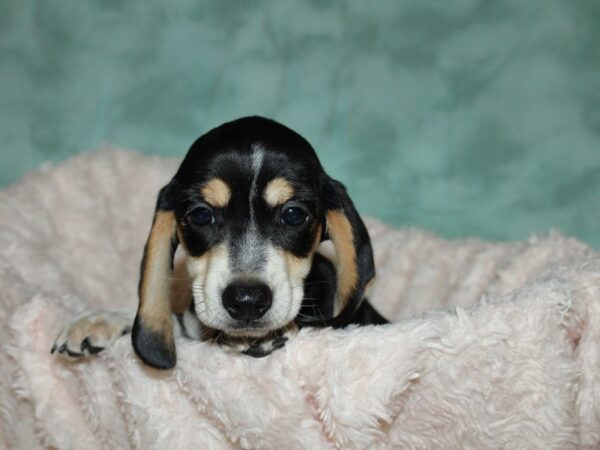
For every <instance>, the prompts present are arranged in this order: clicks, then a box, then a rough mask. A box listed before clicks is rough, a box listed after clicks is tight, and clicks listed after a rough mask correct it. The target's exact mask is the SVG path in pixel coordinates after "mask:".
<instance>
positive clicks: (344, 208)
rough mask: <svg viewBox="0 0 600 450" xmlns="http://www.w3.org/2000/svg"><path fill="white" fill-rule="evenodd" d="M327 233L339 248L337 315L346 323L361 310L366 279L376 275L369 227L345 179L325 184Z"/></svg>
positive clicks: (335, 320)
mask: <svg viewBox="0 0 600 450" xmlns="http://www.w3.org/2000/svg"><path fill="white" fill-rule="evenodd" d="M325 204H326V212H325V220H326V223H327V236H328V237H329V238H330V239H331V241H332V242H333V245H334V247H335V252H336V263H335V266H336V274H337V282H336V285H337V288H336V294H335V302H334V308H333V309H334V311H333V313H334V318H333V319H332V320H331V321H328V322H329V323H328V324H329V325H332V326H336V325H338V326H339V325H343V324H345V323H347V322H348V320H349V319H350V317H351V316H352V315H353V314H354V313H355V312H356V311H357V310H358V308H359V307H360V306H361V303H362V301H363V299H364V294H365V288H366V286H367V283H368V282H369V281H371V280H372V279H373V277H374V276H375V263H374V261H373V248H372V247H371V240H370V238H369V233H368V232H367V228H366V227H365V224H364V223H363V221H362V219H361V218H360V215H359V214H358V212H357V211H356V208H355V207H354V204H353V203H352V200H351V199H350V197H349V196H348V192H347V191H346V188H345V187H344V185H343V184H342V183H340V182H339V181H336V180H334V179H332V178H329V177H328V180H327V183H326V187H325Z"/></svg>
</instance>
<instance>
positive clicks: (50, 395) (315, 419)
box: [0, 149, 600, 449]
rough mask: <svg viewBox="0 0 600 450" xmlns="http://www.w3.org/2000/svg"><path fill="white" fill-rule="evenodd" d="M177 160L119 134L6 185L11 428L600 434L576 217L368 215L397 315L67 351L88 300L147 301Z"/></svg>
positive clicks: (487, 436) (216, 440) (2, 235)
mask: <svg viewBox="0 0 600 450" xmlns="http://www.w3.org/2000/svg"><path fill="white" fill-rule="evenodd" d="M174 168H175V166H174V162H173V161H166V160H164V159H159V158H151V157H143V156H140V155H138V154H136V153H133V152H127V151H117V150H109V149H104V150H102V151H99V152H94V153H88V154H82V155H80V156H78V157H76V158H74V159H72V160H70V161H68V162H66V163H64V164H63V165H61V166H59V167H56V168H53V169H46V170H43V171H40V172H37V173H33V174H31V175H29V176H27V177H26V178H25V179H24V180H23V181H22V182H21V183H20V184H19V185H16V186H13V187H11V188H9V189H7V190H4V191H3V192H1V193H0V302H1V303H0V304H1V307H0V325H1V326H0V343H1V345H2V350H1V352H0V424H1V428H0V446H1V447H8V448H26V449H35V448H40V447H51V448H61V449H68V448H72V449H95V448H107V449H109V448H139V449H151V448H157V449H164V448H173V449H175V448H177V449H179V448H215V449H221V448H264V449H283V448H285V449H322V448H323V449H326V448H340V449H353V448H356V449H359V448H422V449H435V448H440V449H448V448H477V449H482V448H527V449H532V448H540V449H551V448H556V449H568V448H600V380H599V378H600V256H599V254H598V253H597V252H595V251H593V250H592V249H590V248H589V247H587V246H586V245H584V244H582V243H581V242H578V241H577V240H574V239H568V238H565V237H562V236H561V235H559V234H557V233H551V234H550V235H548V236H543V237H534V238H531V239H530V240H528V241H527V242H518V243H486V242H481V241H478V240H474V239H468V240H454V241H447V240H443V239H441V238H439V237H436V236H434V235H431V234H428V233H426V232H423V231H419V230H392V229H390V228H388V227H386V226H384V225H383V224H381V223H379V222H377V221H375V220H369V221H368V224H369V228H370V231H371V233H372V239H373V244H374V248H375V255H376V260H377V270H378V278H377V281H376V283H375V284H374V285H373V286H372V288H371V291H370V294H369V295H370V298H371V299H372V301H373V303H374V304H375V305H376V306H377V307H378V308H379V309H380V311H381V312H382V313H383V314H384V315H386V316H387V317H389V318H391V319H396V320H397V322H396V323H394V324H391V325H386V326H381V327H363V328H349V329H345V330H331V329H326V330H303V331H302V332H301V333H300V335H299V336H298V337H297V338H296V339H293V340H292V341H291V342H289V343H288V344H287V345H286V346H285V348H284V349H283V350H281V351H277V352H275V353H273V354H272V355H270V356H268V357H266V358H264V359H254V358H250V357H245V356H242V355H231V354H227V353H225V352H223V351H222V350H221V349H220V348H218V347H216V346H214V345H211V344H209V343H199V342H189V341H185V340H180V341H178V342H177V345H178V356H179V359H178V363H177V367H176V369H174V370H172V371H169V372H159V371H155V370H152V369H148V368H146V367H144V366H143V365H141V364H140V362H139V361H138V360H137V359H136V357H135V356H134V354H133V352H132V349H131V345H130V342H129V339H128V338H122V339H121V340H120V341H118V342H117V344H116V345H115V346H114V348H112V349H110V350H109V351H106V352H105V353H104V354H102V356H101V357H98V358H94V359H91V360H88V361H85V362H81V363H66V362H64V361H63V360H61V359H60V358H57V357H56V355H50V352H49V349H50V345H51V343H52V341H53V339H54V337H55V334H56V333H57V332H58V330H59V328H60V326H61V324H62V323H63V322H64V321H65V320H67V319H68V318H69V317H70V316H71V315H72V314H74V313H76V312H78V311H80V310H83V309H89V308H108V309H134V308H135V306H136V283H137V276H138V263H139V259H140V255H141V249H142V245H143V241H144V238H145V233H146V232H147V230H148V228H149V222H150V220H151V215H152V206H153V202H154V198H155V194H156V192H157V189H158V187H159V186H160V185H161V184H163V183H164V182H166V180H167V179H168V178H169V176H170V175H171V174H172V173H173V171H174ZM507 220H509V218H507Z"/></svg>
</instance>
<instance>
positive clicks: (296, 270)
mask: <svg viewBox="0 0 600 450" xmlns="http://www.w3.org/2000/svg"><path fill="white" fill-rule="evenodd" d="M320 241H321V226H320V225H319V226H318V227H317V231H316V233H315V242H314V243H313V246H312V248H311V250H310V253H309V254H308V255H307V256H306V257H305V258H299V257H298V256H296V255H293V254H292V253H290V252H286V251H284V252H283V253H284V255H285V261H286V264H287V268H288V274H289V276H290V278H291V279H292V280H294V281H295V280H297V279H304V277H305V276H306V274H307V273H308V272H310V266H311V264H312V260H313V256H314V255H315V252H316V251H317V248H319V244H320Z"/></svg>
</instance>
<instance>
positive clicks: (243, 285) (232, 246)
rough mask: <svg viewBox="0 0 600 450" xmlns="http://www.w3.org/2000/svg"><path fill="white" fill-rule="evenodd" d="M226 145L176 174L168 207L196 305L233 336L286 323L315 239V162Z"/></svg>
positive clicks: (318, 208) (268, 149) (204, 318)
mask: <svg viewBox="0 0 600 450" xmlns="http://www.w3.org/2000/svg"><path fill="white" fill-rule="evenodd" d="M235 144H236V143H231V144H230V145H229V146H227V148H222V149H220V150H219V151H216V152H211V153H210V154H209V155H203V156H204V158H202V159H203V161H202V163H201V164H202V166H203V168H204V169H203V170H202V171H201V172H200V173H201V175H200V176H199V175H194V176H193V177H192V178H191V179H187V178H186V177H185V176H183V175H182V177H181V181H180V190H179V194H178V196H177V201H176V205H177V206H176V208H175V215H176V218H177V226H178V234H179V239H180V242H181V244H182V245H183V247H184V248H185V250H186V252H187V254H188V255H189V259H188V271H189V273H190V275H191V276H192V279H193V283H192V295H193V301H194V306H195V312H196V314H197V316H198V318H199V319H200V321H201V322H202V323H204V324H205V325H207V326H209V327H211V328H214V329H217V330H221V331H224V332H225V333H227V334H229V335H233V336H254V337H258V336H262V335H264V334H266V333H268V332H269V331H271V330H275V329H278V328H281V327H283V326H285V325H287V324H288V323H290V322H291V321H292V320H293V319H294V318H295V317H296V316H297V314H298V311H299V309H300V305H301V303H302V299H303V298H304V286H303V280H304V278H305V277H306V275H307V274H308V273H309V271H310V268H311V262H312V257H313V254H314V252H315V250H316V248H317V246H318V244H319V242H320V240H321V230H322V227H323V206H322V205H321V204H320V202H319V198H320V188H321V186H320V184H319V182H320V180H319V176H318V174H319V167H318V165H316V164H315V161H311V159H307V158H302V159H298V158H294V155H293V154H289V153H288V152H287V151H286V150H287V149H286V148H283V149H281V150H280V149H279V148H278V147H277V146H275V145H269V143H266V142H247V143H246V145H235Z"/></svg>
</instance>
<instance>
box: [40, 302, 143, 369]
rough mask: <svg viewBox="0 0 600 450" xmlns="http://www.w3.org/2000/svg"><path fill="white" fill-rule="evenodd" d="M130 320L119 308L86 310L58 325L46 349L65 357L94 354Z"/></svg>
mask: <svg viewBox="0 0 600 450" xmlns="http://www.w3.org/2000/svg"><path fill="white" fill-rule="evenodd" d="M132 322H133V320H132V318H131V317H129V315H128V314H125V313H122V312H112V311H87V312H85V313H83V314H80V315H79V316H77V317H75V318H74V319H73V320H72V321H70V322H69V323H67V324H66V325H65V326H64V327H63V328H62V330H61V331H60V333H58V336H57V337H56V340H55V341H54V344H53V345H52V349H51V350H50V353H54V352H58V353H59V354H60V355H62V356H64V357H67V358H81V357H84V356H89V355H96V354H98V353H100V352H101V351H102V350H104V349H105V348H106V347H108V346H109V345H111V344H112V343H113V342H114V341H116V340H117V339H118V338H119V337H121V336H123V335H124V334H127V333H130V332H131V325H132Z"/></svg>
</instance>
